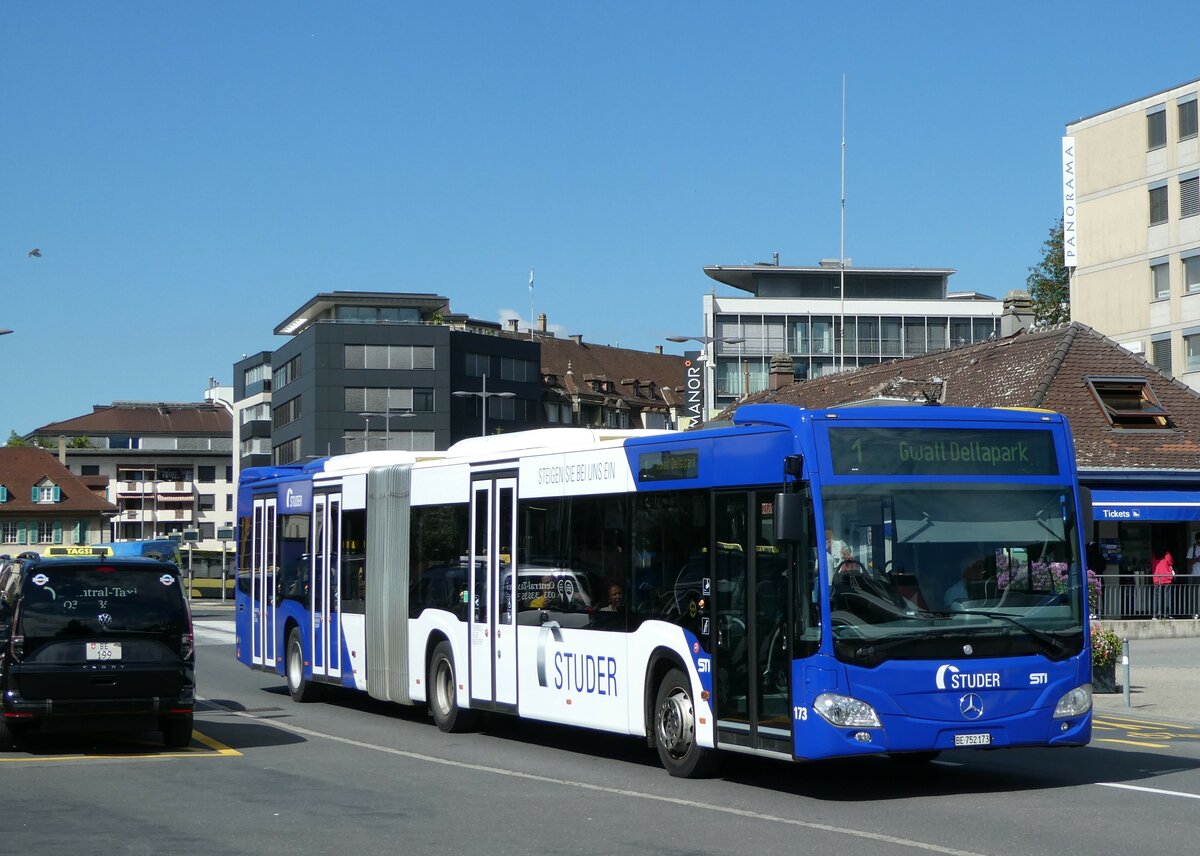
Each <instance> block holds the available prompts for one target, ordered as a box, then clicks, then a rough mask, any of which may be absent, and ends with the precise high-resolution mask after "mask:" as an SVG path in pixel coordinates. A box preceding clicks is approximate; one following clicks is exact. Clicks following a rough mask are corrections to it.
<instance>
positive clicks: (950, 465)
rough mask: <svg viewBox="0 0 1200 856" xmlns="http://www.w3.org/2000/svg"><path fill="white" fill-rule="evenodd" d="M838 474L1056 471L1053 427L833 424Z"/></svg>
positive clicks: (1022, 473)
mask: <svg viewBox="0 0 1200 856" xmlns="http://www.w3.org/2000/svg"><path fill="white" fill-rule="evenodd" d="M829 452H830V455H831V456H832V457H833V471H834V472H835V473H837V474H838V475H880V476H889V475H890V476H924V475H931V476H932V475H939V476H948V475H959V476H1000V475H1005V476H1014V475H1016V476H1052V475H1057V474H1058V458H1057V456H1056V455H1055V452H1054V435H1053V434H1052V433H1051V432H1050V431H1041V430H1013V431H994V430H983V429H979V430H976V429H967V428H946V429H938V428H830V429H829Z"/></svg>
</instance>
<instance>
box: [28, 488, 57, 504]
mask: <svg viewBox="0 0 1200 856" xmlns="http://www.w3.org/2000/svg"><path fill="white" fill-rule="evenodd" d="M61 497H62V492H61V491H60V490H59V489H58V485H56V484H47V485H41V486H38V487H34V489H33V501H34V502H40V503H54V502H58V501H59V499H61Z"/></svg>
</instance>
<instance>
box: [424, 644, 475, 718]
mask: <svg viewBox="0 0 1200 856" xmlns="http://www.w3.org/2000/svg"><path fill="white" fill-rule="evenodd" d="M429 711H430V713H432V714H433V721H434V722H435V723H437V727H438V728H439V729H441V730H442V731H446V732H461V731H470V730H471V729H473V728H474V727H475V724H476V722H477V720H478V716H479V714H478V711H474V710H464V709H462V708H461V707H459V706H458V675H457V673H456V672H455V670H454V649H453V648H451V647H450V643H449V642H447V641H445V640H443V641H441V642H439V643H438V644H437V647H436V648H434V649H433V654H432V655H431V656H430V658H429Z"/></svg>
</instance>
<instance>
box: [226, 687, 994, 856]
mask: <svg viewBox="0 0 1200 856" xmlns="http://www.w3.org/2000/svg"><path fill="white" fill-rule="evenodd" d="M204 700H205V701H207V702H208V703H209V704H213V705H216V706H218V707H222V705H220V704H218V703H217V702H215V701H213V700H212V699H204ZM226 710H229V711H230V712H231V713H233V714H235V715H237V716H244V717H245V718H247V719H252V720H254V721H256V722H261V723H264V724H267V725H271V726H274V727H275V728H282V729H283V730H285V731H290V732H292V733H293V734H299V735H301V736H303V737H316V738H322V739H325V740H332V741H334V742H335V743H342V744H345V745H346V746H354V747H356V748H359V749H367V750H371V751H374V752H382V753H384V754H387V755H397V756H400V757H402V758H410V759H412V760H414V761H424V762H426V763H429V764H440V765H442V766H444V767H458V768H460V769H463V770H473V771H475V772H479V773H492V774H493V775H497V776H507V777H509V778H513V779H524V780H525V781H532V782H542V783H544V784H549V785H562V786H566V787H569V788H579V789H580V790H584V791H595V792H598V793H607V794H615V795H617V796H625V797H633V798H635V799H641V800H655V801H657V802H663V803H670V804H671V805H678V806H685V807H687V808H694V809H700V810H701V811H709V812H714V813H717V814H731V815H735V816H737V817H745V818H749V819H751V820H765V821H770V822H772V823H782V824H786V825H788V826H798V827H801V828H803V829H813V830H818V831H820V832H832V833H835V834H838V835H848V836H850V837H853V838H863V839H867V840H870V841H880V842H883V843H884V844H894V845H897V846H900V847H911V848H913V849H915V850H926V851H929V852H931V853H944V854H947V856H983V854H980V853H975V852H973V851H970V850H956V849H954V848H952V847H942V846H941V845H938V844H930V843H928V842H925V841H914V840H912V839H908V838H899V837H897V836H894V835H884V834H882V833H878V832H867V831H865V830H861V829H849V828H847V827H843V826H833V825H832V824H828V823H814V822H812V821H806V820H795V819H793V818H790V817H780V816H778V815H773V814H763V813H762V812H757V811H750V810H748V809H741V808H733V807H732V806H721V805H713V804H711V803H704V802H699V801H696V800H687V799H681V798H679V797H668V796H664V795H662V794H650V793H644V792H642V791H633V790H628V789H626V788H610V787H607V786H605V785H593V784H589V783H588V782H577V781H573V780H571V779H558V778H554V777H553V776H542V775H538V774H535V773H523V772H521V771H519V770H504V769H501V768H499V767H489V766H486V765H484V764H472V763H469V762H466V761H452V760H450V759H448V758H438V757H436V756H434V755H423V754H421V753H420V752H409V751H407V750H405V749H393V748H391V747H390V746H380V745H378V744H375V743H367V742H365V741H362V740H353V739H351V738H349V737H342V736H340V735H336V734H325V733H323V732H320V731H313V730H311V729H308V728H304V727H302V726H299V725H293V724H291V723H288V722H280V721H279V720H275V719H266V718H264V717H260V716H256V715H254V714H252V713H247V712H246V711H241V710H234V709H233V708H226Z"/></svg>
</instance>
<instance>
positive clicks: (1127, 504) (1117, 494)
mask: <svg viewBox="0 0 1200 856" xmlns="http://www.w3.org/2000/svg"><path fill="white" fill-rule="evenodd" d="M1092 518H1093V519H1094V520H1110V521H1111V520H1115V521H1117V522H1118V523H1119V522H1122V521H1142V520H1200V491H1197V490H1094V491H1092Z"/></svg>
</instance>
